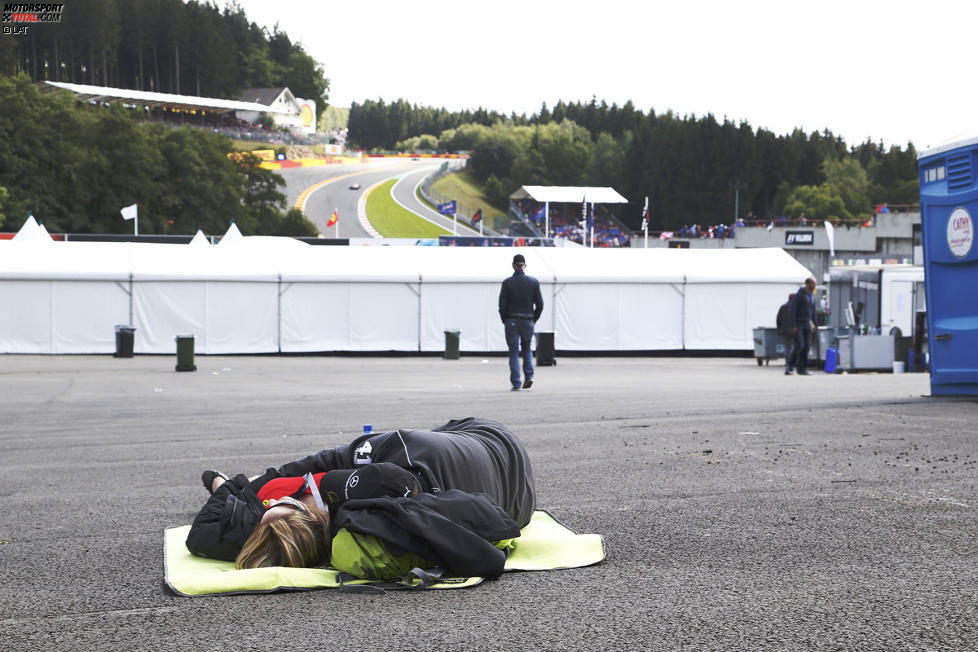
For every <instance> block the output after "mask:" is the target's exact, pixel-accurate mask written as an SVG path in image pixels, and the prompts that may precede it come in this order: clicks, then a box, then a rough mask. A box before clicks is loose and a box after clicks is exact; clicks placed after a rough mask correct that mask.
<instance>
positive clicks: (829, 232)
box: [823, 220, 835, 256]
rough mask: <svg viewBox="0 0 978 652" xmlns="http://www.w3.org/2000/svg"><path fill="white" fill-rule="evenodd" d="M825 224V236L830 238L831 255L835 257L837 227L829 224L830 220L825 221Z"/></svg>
mask: <svg viewBox="0 0 978 652" xmlns="http://www.w3.org/2000/svg"><path fill="white" fill-rule="evenodd" d="M823 224H825V235H826V236H828V239H829V255H830V256H834V255H835V227H834V226H832V223H831V222H829V221H828V220H825V222H823Z"/></svg>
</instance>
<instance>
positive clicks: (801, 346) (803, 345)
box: [788, 327, 812, 371]
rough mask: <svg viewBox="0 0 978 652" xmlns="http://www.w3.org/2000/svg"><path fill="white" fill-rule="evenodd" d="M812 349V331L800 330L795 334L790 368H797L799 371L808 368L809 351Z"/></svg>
mask: <svg viewBox="0 0 978 652" xmlns="http://www.w3.org/2000/svg"><path fill="white" fill-rule="evenodd" d="M811 347H812V329H811V328H801V327H799V328H798V332H796V333H795V346H794V347H793V348H792V350H791V358H790V359H789V360H788V367H789V368H790V367H795V368H797V369H798V371H804V370H805V369H807V368H808V349H810V348H811Z"/></svg>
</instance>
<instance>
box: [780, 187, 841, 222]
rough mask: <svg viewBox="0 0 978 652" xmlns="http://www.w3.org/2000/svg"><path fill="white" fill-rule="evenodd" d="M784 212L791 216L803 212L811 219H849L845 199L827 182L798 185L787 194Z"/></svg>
mask: <svg viewBox="0 0 978 652" xmlns="http://www.w3.org/2000/svg"><path fill="white" fill-rule="evenodd" d="M784 210H785V212H786V213H787V214H788V215H791V216H793V217H795V216H799V215H801V214H802V213H805V216H806V217H807V218H808V219H813V220H851V219H852V217H853V216H852V213H850V212H849V211H847V210H846V205H845V201H844V200H843V199H842V197H840V196H839V195H837V194H836V193H835V192H834V191H833V190H832V188H831V187H830V186H829V185H828V184H827V183H825V184H822V185H820V186H798V187H797V188H795V189H794V190H793V191H791V194H790V195H789V196H788V201H787V205H786V206H785V209H784Z"/></svg>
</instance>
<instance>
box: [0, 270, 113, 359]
mask: <svg viewBox="0 0 978 652" xmlns="http://www.w3.org/2000/svg"><path fill="white" fill-rule="evenodd" d="M0 305H2V306H4V309H3V310H0V352H6V353H106V352H111V351H114V350H115V325H116V324H127V323H128V322H129V297H128V294H127V293H126V292H125V291H124V290H123V289H122V287H121V286H120V285H119V284H118V283H115V282H112V281H64V280H38V281H29V280H0Z"/></svg>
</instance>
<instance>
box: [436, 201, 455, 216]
mask: <svg viewBox="0 0 978 652" xmlns="http://www.w3.org/2000/svg"><path fill="white" fill-rule="evenodd" d="M438 212H439V213H441V214H442V215H454V214H455V213H457V212H458V211H456V210H455V200H454V199H453V200H452V201H447V202H445V203H444V204H438Z"/></svg>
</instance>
